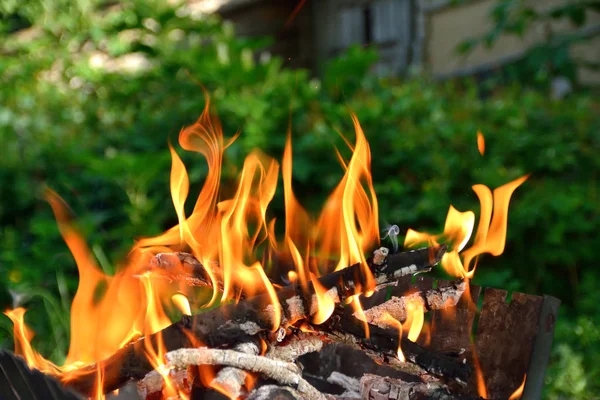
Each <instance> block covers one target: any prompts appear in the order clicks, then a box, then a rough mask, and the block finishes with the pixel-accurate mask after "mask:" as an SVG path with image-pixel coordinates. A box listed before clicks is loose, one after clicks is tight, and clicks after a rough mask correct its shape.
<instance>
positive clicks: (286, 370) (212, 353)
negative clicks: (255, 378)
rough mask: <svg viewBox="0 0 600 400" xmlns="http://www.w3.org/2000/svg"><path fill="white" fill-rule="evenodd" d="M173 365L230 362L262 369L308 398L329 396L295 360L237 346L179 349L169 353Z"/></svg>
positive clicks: (316, 398)
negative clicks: (305, 375)
mask: <svg viewBox="0 0 600 400" xmlns="http://www.w3.org/2000/svg"><path fill="white" fill-rule="evenodd" d="M165 357H166V359H167V361H168V363H169V365H170V366H173V367H175V368H180V369H181V368H187V367H188V366H190V365H227V366H231V367H235V368H239V369H244V370H247V371H252V372H257V373H260V374H262V375H264V376H266V377H268V378H271V379H273V380H275V381H277V382H278V383H280V384H282V385H287V386H291V387H292V388H294V389H296V390H298V392H300V393H301V394H302V396H303V397H304V398H305V399H306V400H326V397H325V396H324V395H323V394H321V392H319V391H318V390H317V389H315V388H314V387H313V386H312V385H311V384H309V383H308V382H307V381H305V380H304V379H303V378H302V377H301V376H300V371H299V370H298V367H297V366H296V365H295V364H291V363H287V362H284V361H278V360H271V359H268V358H266V357H262V356H255V355H250V354H244V353H240V352H237V351H234V350H216V349H207V348H199V349H179V350H175V351H171V352H169V353H167V354H166V356H165Z"/></svg>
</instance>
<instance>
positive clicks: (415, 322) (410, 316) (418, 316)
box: [402, 298, 425, 342]
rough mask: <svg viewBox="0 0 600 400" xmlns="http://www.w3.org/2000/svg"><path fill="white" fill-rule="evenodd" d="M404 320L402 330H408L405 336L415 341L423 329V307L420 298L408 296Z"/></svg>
mask: <svg viewBox="0 0 600 400" xmlns="http://www.w3.org/2000/svg"><path fill="white" fill-rule="evenodd" d="M406 315H407V318H406V321H404V324H402V329H403V330H408V335H407V338H408V340H410V341H411V342H416V341H417V339H418V338H419V335H420V334H421V330H422V329H423V323H424V322H425V309H424V308H423V301H422V300H421V299H416V298H409V300H408V301H407V302H406Z"/></svg>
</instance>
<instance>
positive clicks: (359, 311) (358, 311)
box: [350, 294, 371, 339]
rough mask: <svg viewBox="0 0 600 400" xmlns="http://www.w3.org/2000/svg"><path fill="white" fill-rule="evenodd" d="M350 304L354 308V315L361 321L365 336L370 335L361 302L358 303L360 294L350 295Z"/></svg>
mask: <svg viewBox="0 0 600 400" xmlns="http://www.w3.org/2000/svg"><path fill="white" fill-rule="evenodd" d="M350 305H351V306H352V308H353V309H354V315H356V318H357V319H358V320H360V321H363V323H364V327H365V338H367V339H368V338H369V337H371V331H370V329H369V323H368V322H367V317H366V316H365V311H364V309H363V306H362V304H361V303H360V295H359V294H355V295H354V296H351V297H350Z"/></svg>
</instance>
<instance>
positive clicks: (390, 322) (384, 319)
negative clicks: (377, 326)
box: [379, 312, 406, 362]
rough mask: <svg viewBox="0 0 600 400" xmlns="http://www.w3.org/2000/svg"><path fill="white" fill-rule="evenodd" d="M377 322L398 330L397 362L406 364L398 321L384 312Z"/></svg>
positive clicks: (400, 325) (400, 327) (400, 326)
mask: <svg viewBox="0 0 600 400" xmlns="http://www.w3.org/2000/svg"><path fill="white" fill-rule="evenodd" d="M379 322H383V323H385V324H387V325H389V326H392V327H395V328H396V329H398V351H397V353H396V354H397V355H398V360H400V361H402V362H406V358H405V357H404V353H403V352H402V324H401V323H400V321H398V320H397V319H396V318H394V317H392V316H391V315H390V314H388V313H387V312H386V313H384V314H383V315H382V316H381V318H380V320H379Z"/></svg>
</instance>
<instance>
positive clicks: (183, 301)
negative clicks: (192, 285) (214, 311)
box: [171, 293, 192, 315]
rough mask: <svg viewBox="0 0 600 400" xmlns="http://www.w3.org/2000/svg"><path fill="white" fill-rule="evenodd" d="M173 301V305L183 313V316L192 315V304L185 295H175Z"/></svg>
mask: <svg viewBox="0 0 600 400" xmlns="http://www.w3.org/2000/svg"><path fill="white" fill-rule="evenodd" d="M171 300H172V301H173V304H175V306H176V307H177V308H178V309H179V311H181V313H182V314H183V315H192V309H191V308H190V302H189V300H188V298H187V297H186V296H185V295H184V294H183V293H175V294H174V295H173V296H172V297H171Z"/></svg>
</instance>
